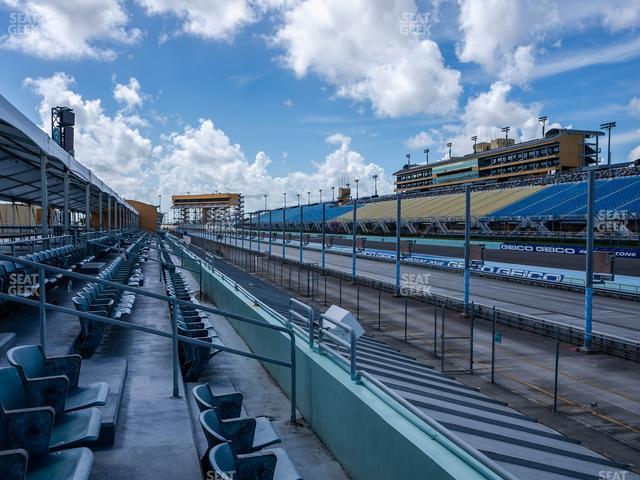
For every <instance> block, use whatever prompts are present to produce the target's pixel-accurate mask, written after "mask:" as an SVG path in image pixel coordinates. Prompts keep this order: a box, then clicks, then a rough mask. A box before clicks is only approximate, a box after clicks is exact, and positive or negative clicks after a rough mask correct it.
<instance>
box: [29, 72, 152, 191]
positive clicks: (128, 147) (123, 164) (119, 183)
mask: <svg viewBox="0 0 640 480" xmlns="http://www.w3.org/2000/svg"><path fill="white" fill-rule="evenodd" d="M24 83H25V85H27V86H28V87H30V88H31V89H32V90H33V91H34V93H36V94H37V95H39V96H40V97H41V100H40V105H39V107H38V112H39V114H40V119H41V121H42V128H43V130H44V131H45V132H49V131H51V107H53V106H56V105H65V106H69V107H71V108H73V109H74V112H75V114H76V129H75V130H76V131H75V152H76V158H77V159H78V160H79V161H80V162H82V163H83V164H84V165H86V166H87V167H89V168H90V169H91V170H92V171H93V172H94V173H95V174H96V175H98V177H100V179H101V180H103V181H105V182H106V183H107V184H108V185H109V186H110V187H112V188H113V189H114V190H116V191H117V192H118V193H120V194H121V195H123V196H126V197H128V196H134V197H137V198H143V199H149V198H150V195H151V193H150V192H149V191H150V189H151V188H153V185H152V179H151V178H150V176H149V167H150V161H151V156H152V153H153V147H152V143H151V141H150V140H149V139H148V138H145V137H144V136H143V135H142V134H141V133H140V132H139V130H138V129H137V128H135V124H136V123H137V122H139V121H140V119H139V117H135V116H134V117H129V116H126V115H123V114H120V113H118V114H116V115H115V116H109V115H108V114H107V113H106V112H105V111H104V109H103V107H102V102H101V101H100V100H99V99H95V100H85V99H83V98H82V96H81V95H80V94H78V93H76V92H74V91H73V90H72V86H73V85H74V83H75V80H74V78H73V77H72V76H70V75H67V74H64V73H56V74H54V75H52V76H51V77H48V78H37V79H33V78H27V79H25V82H24Z"/></svg>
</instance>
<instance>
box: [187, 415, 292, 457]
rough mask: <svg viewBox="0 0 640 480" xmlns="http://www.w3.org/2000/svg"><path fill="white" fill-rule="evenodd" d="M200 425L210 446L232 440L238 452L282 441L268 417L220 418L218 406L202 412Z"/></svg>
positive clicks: (235, 450) (251, 450)
mask: <svg viewBox="0 0 640 480" xmlns="http://www.w3.org/2000/svg"><path fill="white" fill-rule="evenodd" d="M200 425H201V426H202V430H203V431H204V434H205V436H206V437H207V442H208V444H209V448H213V447H215V446H216V445H220V444H221V443H225V442H231V446H232V448H233V451H234V452H235V453H236V454H241V453H252V452H257V451H258V450H262V449H263V448H265V447H268V446H269V445H273V444H275V443H280V442H281V440H280V437H279V436H278V434H277V433H276V431H275V430H274V428H273V425H271V422H270V421H269V419H268V418H266V417H256V418H231V419H227V420H223V419H222V418H220V414H219V413H218V409H217V408H213V409H211V410H205V411H204V412H202V413H201V414H200Z"/></svg>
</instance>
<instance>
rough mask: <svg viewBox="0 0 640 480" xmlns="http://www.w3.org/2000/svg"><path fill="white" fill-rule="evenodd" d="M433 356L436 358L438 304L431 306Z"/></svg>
mask: <svg viewBox="0 0 640 480" xmlns="http://www.w3.org/2000/svg"><path fill="white" fill-rule="evenodd" d="M433 356H434V357H436V358H438V304H437V303H434V304H433Z"/></svg>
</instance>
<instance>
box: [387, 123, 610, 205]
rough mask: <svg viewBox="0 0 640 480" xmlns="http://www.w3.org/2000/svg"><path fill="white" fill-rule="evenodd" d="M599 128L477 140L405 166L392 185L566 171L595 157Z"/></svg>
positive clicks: (419, 187)
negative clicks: (465, 149)
mask: <svg viewBox="0 0 640 480" xmlns="http://www.w3.org/2000/svg"><path fill="white" fill-rule="evenodd" d="M601 135H604V134H603V133H602V132H600V131H590V130H569V129H559V128H553V129H551V130H549V131H548V132H547V134H546V135H545V136H544V138H539V139H536V140H531V141H528V142H522V143H517V144H514V143H513V140H512V139H509V140H507V139H505V138H499V139H494V140H492V141H491V143H488V142H482V143H478V144H477V145H475V152H474V153H471V154H468V155H465V156H463V157H454V158H451V159H448V160H444V161H441V162H436V163H433V164H431V165H427V164H420V165H405V166H404V167H403V168H402V170H399V171H397V172H395V173H394V175H395V176H396V181H395V185H396V190H397V191H400V192H407V193H415V192H421V191H428V190H431V189H434V188H440V187H443V186H449V185H459V184H463V183H500V182H505V181H509V180H514V179H517V178H523V177H535V176H546V175H553V174H556V173H566V172H569V171H572V170H576V169H579V168H581V167H585V166H588V165H593V164H595V163H596V162H597V159H598V148H599V147H598V137H599V136H601Z"/></svg>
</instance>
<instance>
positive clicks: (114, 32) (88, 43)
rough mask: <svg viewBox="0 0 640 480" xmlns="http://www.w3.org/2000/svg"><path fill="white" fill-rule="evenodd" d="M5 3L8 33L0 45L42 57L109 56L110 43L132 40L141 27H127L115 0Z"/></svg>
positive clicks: (8, 0)
mask: <svg viewBox="0 0 640 480" xmlns="http://www.w3.org/2000/svg"><path fill="white" fill-rule="evenodd" d="M3 4H4V5H5V6H7V7H9V8H10V9H11V10H12V12H11V13H10V16H9V31H8V34H6V35H3V36H0V46H1V47H2V48H6V49H10V50H18V51H21V52H24V53H27V54H30V55H34V56H37V57H41V58H46V59H57V58H64V59H73V60H77V59H81V58H96V59H102V60H112V59H113V58H115V56H116V51H115V50H114V49H113V46H114V45H122V44H132V43H134V42H136V41H137V40H139V39H140V37H141V36H142V34H141V31H140V30H139V29H137V28H128V27H127V25H128V23H129V18H128V14H127V12H126V10H125V8H124V5H123V4H122V2H121V1H119V0H65V1H64V2H52V1H47V0H0V5H3Z"/></svg>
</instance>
